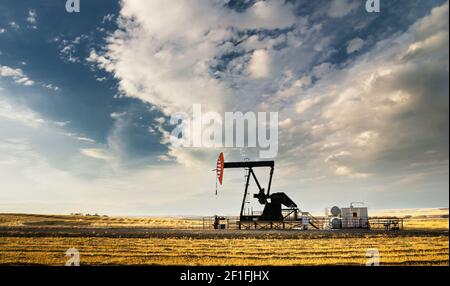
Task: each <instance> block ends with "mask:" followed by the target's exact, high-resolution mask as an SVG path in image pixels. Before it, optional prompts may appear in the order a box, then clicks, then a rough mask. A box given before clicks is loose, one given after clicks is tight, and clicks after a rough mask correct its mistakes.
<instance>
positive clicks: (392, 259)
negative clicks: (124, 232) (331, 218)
mask: <svg viewBox="0 0 450 286" xmlns="http://www.w3.org/2000/svg"><path fill="white" fill-rule="evenodd" d="M72 247H75V248H77V249H78V250H79V251H80V255H81V264H83V265H233V266H239V265H252V266H257V265H276V266H283V265H364V264H365V262H366V260H367V258H366V257H365V255H366V251H367V249H369V248H378V249H379V251H380V256H381V261H380V262H381V264H382V265H449V262H448V255H449V251H448V237H445V236H444V237H399V238H388V237H374V238H371V237H366V238H359V239H342V238H328V239H323V238H322V239H312V240H311V239H189V238H186V239H161V238H150V239H132V238H121V239H117V238H2V239H1V241H0V264H3V265H5V264H6V265H17V264H19V265H24V264H25V265H30V264H31V265H64V263H65V261H66V259H67V258H65V257H64V253H65V251H66V250H67V249H69V248H72Z"/></svg>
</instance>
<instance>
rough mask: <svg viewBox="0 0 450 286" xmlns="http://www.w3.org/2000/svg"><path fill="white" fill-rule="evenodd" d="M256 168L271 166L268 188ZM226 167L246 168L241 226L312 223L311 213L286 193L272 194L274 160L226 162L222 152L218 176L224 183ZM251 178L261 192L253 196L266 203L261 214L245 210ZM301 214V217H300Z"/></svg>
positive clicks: (283, 225) (240, 217) (218, 165)
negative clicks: (300, 207) (300, 208)
mask: <svg viewBox="0 0 450 286" xmlns="http://www.w3.org/2000/svg"><path fill="white" fill-rule="evenodd" d="M255 168H270V176H269V182H268V186H267V190H266V189H265V188H263V187H262V186H261V184H260V182H259V180H258V178H257V177H256V174H255V172H254V169H255ZM225 169H246V171H247V176H246V182H245V190H244V197H243V199H242V205H241V212H240V216H239V219H240V221H239V227H241V225H249V223H250V222H253V224H252V225H254V226H255V228H256V226H257V222H266V223H270V228H274V226H273V224H274V223H275V224H277V225H280V224H281V225H282V228H285V224H284V222H291V223H294V224H295V223H296V224H298V225H299V227H301V225H302V220H303V222H305V221H307V224H308V225H310V224H311V222H310V219H309V217H310V215H309V213H301V212H300V210H299V209H298V207H297V204H296V203H294V201H292V200H291V199H290V198H289V197H288V196H287V195H286V194H285V193H273V194H271V192H270V191H271V186H272V178H273V173H274V169H275V162H274V161H247V162H225V160H224V156H223V153H221V154H220V156H219V158H218V160H217V168H216V172H217V178H218V180H219V183H220V184H222V181H223V174H224V170H225ZM250 178H253V180H254V181H255V183H256V186H257V187H258V190H259V192H258V193H257V194H254V195H253V197H254V198H255V199H257V200H258V202H259V203H260V204H261V205H264V210H263V212H262V213H261V214H259V213H258V214H255V213H254V212H251V213H246V212H245V203H246V201H247V196H248V192H249V185H250ZM299 214H300V217H299Z"/></svg>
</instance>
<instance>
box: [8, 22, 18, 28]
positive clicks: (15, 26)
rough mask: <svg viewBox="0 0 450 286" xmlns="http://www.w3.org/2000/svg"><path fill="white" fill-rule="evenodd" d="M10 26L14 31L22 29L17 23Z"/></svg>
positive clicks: (10, 23) (11, 23)
mask: <svg viewBox="0 0 450 286" xmlns="http://www.w3.org/2000/svg"><path fill="white" fill-rule="evenodd" d="M8 25H9V26H10V27H11V28H12V29H14V30H19V29H20V26H19V25H18V24H17V23H16V22H9V23H8Z"/></svg>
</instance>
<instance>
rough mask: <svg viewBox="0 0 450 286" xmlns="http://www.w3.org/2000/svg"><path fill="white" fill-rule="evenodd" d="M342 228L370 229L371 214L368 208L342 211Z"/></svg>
mask: <svg viewBox="0 0 450 286" xmlns="http://www.w3.org/2000/svg"><path fill="white" fill-rule="evenodd" d="M341 218H342V228H369V212H368V210H367V208H366V207H349V208H342V209H341Z"/></svg>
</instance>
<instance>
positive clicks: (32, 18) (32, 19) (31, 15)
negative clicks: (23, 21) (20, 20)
mask: <svg viewBox="0 0 450 286" xmlns="http://www.w3.org/2000/svg"><path fill="white" fill-rule="evenodd" d="M27 22H28V23H29V24H30V25H31V26H30V27H31V28H32V29H37V26H36V24H37V13H36V11H35V10H31V9H30V10H28V17H27Z"/></svg>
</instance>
